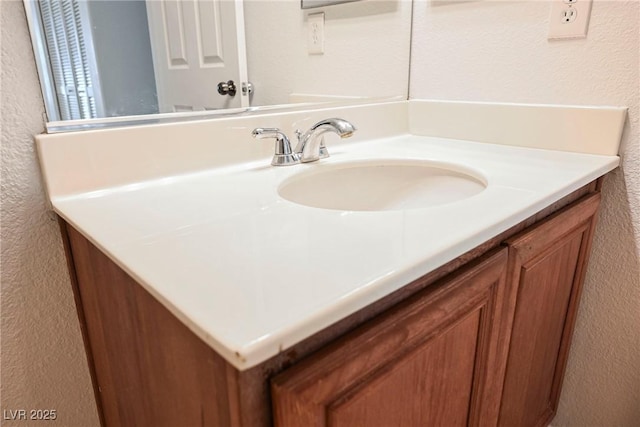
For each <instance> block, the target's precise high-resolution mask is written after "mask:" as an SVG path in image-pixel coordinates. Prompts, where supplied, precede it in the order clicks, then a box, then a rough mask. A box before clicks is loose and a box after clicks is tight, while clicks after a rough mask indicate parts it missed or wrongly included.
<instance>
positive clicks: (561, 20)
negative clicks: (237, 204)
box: [549, 0, 592, 39]
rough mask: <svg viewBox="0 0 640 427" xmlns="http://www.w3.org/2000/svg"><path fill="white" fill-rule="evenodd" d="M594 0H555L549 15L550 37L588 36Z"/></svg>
mask: <svg viewBox="0 0 640 427" xmlns="http://www.w3.org/2000/svg"><path fill="white" fill-rule="evenodd" d="M591 3H592V0H553V2H552V3H551V14H550V16H549V39H575V38H583V37H587V30H588V28H589V17H590V15H591Z"/></svg>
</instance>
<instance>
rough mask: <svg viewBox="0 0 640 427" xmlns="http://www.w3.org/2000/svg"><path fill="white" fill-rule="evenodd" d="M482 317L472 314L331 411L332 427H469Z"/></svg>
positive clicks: (340, 401) (331, 406)
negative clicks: (421, 426)
mask: <svg viewBox="0 0 640 427" xmlns="http://www.w3.org/2000/svg"><path fill="white" fill-rule="evenodd" d="M480 316H481V311H480V310H477V311H475V312H473V313H471V314H470V315H469V316H468V317H467V318H465V319H463V320H462V321H461V322H459V323H457V324H455V325H453V326H452V327H451V328H449V329H448V330H447V331H446V332H443V333H442V334H441V335H439V336H437V337H435V338H433V339H432V340H430V341H427V342H426V343H424V344H423V345H422V346H420V347H419V348H418V349H416V350H414V351H413V352H411V354H409V355H407V356H405V357H404V358H401V359H400V360H397V361H394V363H393V364H391V365H390V366H388V369H382V371H383V372H380V373H378V374H377V375H375V376H374V377H373V378H371V379H369V380H368V381H367V382H366V383H364V384H363V385H362V386H360V387H356V388H355V390H353V391H351V392H350V393H347V395H345V396H344V397H342V398H340V399H338V400H337V401H335V402H334V403H332V404H331V405H329V407H328V411H327V412H328V418H329V425H330V426H332V427H334V426H335V427H349V426H356V425H363V426H375V425H380V426H396V425H398V426H413V425H416V422H419V421H420V420H429V424H430V425H436V426H437V425H442V426H444V425H446V426H451V427H455V426H465V425H466V424H467V419H468V415H469V401H470V399H471V388H472V387H471V386H472V378H473V366H474V362H473V361H474V359H475V355H476V348H477V344H478V336H477V335H478V327H479V325H480ZM425 378H428V379H429V381H424V379H425ZM385 407H386V408H388V409H387V410H385V411H380V410H379V408H385Z"/></svg>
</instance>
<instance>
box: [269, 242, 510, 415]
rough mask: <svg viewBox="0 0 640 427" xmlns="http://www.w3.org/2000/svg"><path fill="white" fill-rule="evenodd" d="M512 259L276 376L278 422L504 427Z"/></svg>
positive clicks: (428, 295) (415, 301)
mask: <svg viewBox="0 0 640 427" xmlns="http://www.w3.org/2000/svg"><path fill="white" fill-rule="evenodd" d="M506 260H507V251H506V250H504V249H503V250H500V251H499V252H497V253H495V254H492V255H490V256H489V257H487V258H486V259H484V260H483V261H481V262H479V263H477V264H474V265H473V266H469V267H466V268H463V269H462V270H461V271H459V272H458V273H456V274H455V275H454V277H452V278H449V279H446V280H444V281H443V282H441V283H438V284H436V285H433V286H431V287H429V288H427V289H425V290H423V291H422V292H420V293H419V294H418V295H416V296H414V297H412V298H410V299H409V300H408V301H405V302H403V303H401V304H400V305H399V306H397V307H395V308H393V309H392V310H389V311H388V312H386V313H384V314H383V315H381V316H379V317H378V318H375V319H374V320H371V321H370V322H368V323H367V324H365V325H363V326H362V327H360V328H358V329H357V330H356V331H354V332H352V333H350V334H348V335H347V336H346V337H344V338H342V339H339V340H338V341H337V342H335V343H334V344H332V345H330V346H329V347H328V348H325V349H324V350H321V351H320V352H318V353H316V354H315V355H313V356H312V357H310V358H308V359H307V360H305V361H304V362H302V363H300V364H298V365H296V366H295V367H293V368H291V369H289V370H287V371H285V372H283V373H282V374H280V375H279V376H277V377H275V379H274V380H273V382H272V400H273V407H274V419H275V425H276V426H280V427H298V426H307V427H313V426H318V427H319V426H329V425H331V426H336V427H338V426H341V427H342V426H344V427H347V426H396V425H398V426H427V425H428V426H451V427H453V426H466V425H495V424H496V421H497V417H498V412H497V409H498V405H499V396H500V390H501V388H502V372H503V371H504V364H505V356H506V351H505V350H506V348H503V347H501V345H504V342H502V341H501V340H500V339H499V337H500V334H501V327H504V325H505V322H503V308H504V303H505V292H504V291H505V289H504V288H505V277H506Z"/></svg>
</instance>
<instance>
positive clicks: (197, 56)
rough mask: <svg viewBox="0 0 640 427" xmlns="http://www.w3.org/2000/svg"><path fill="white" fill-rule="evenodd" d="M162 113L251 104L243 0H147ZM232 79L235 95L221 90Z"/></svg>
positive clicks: (159, 103)
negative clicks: (244, 90)
mask: <svg viewBox="0 0 640 427" xmlns="http://www.w3.org/2000/svg"><path fill="white" fill-rule="evenodd" d="M147 12H148V17H149V33H150V36H151V46H152V50H153V60H154V68H155V73H156V85H157V90H158V105H159V107H160V112H173V111H191V110H193V111H195V110H215V109H221V108H237V107H246V106H248V105H249V97H248V96H247V95H246V94H243V93H242V90H241V86H242V82H243V81H246V76H247V70H246V58H245V57H244V56H245V46H244V16H243V13H242V3H241V0H235V1H234V0H147ZM228 80H233V81H234V82H235V85H236V87H237V91H236V95H235V96H229V95H220V94H219V93H218V83H220V82H227V81H228Z"/></svg>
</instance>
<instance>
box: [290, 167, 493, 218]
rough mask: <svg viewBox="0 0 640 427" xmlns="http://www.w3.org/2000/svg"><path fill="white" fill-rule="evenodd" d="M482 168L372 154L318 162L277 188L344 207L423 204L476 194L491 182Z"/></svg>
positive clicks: (319, 204) (296, 197) (310, 201)
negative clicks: (475, 169) (355, 159)
mask: <svg viewBox="0 0 640 427" xmlns="http://www.w3.org/2000/svg"><path fill="white" fill-rule="evenodd" d="M486 186H487V185H486V180H485V179H484V178H483V177H482V176H481V175H480V174H478V173H476V172H473V171H470V170H468V169H466V168H463V167H461V166H457V165H455V164H449V163H438V162H429V161H415V160H372V161H362V162H351V163H341V164H330V165H326V164H325V165H322V164H318V165H314V166H313V168H311V170H309V171H307V172H302V173H299V174H297V175H294V176H292V177H290V178H288V179H287V180H285V181H284V182H283V183H282V184H281V185H280V187H279V188H278V193H279V194H280V196H281V197H283V198H284V199H286V200H289V201H290V202H293V203H297V204H300V205H304V206H310V207H314V208H322V209H333V210H341V211H388V210H407V209H422V208H428V207H433V206H439V205H444V204H446V203H452V202H456V201H459V200H463V199H466V198H468V197H471V196H474V195H476V194H478V193H480V192H481V191H483V190H484V189H485V188H486Z"/></svg>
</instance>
